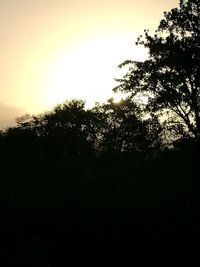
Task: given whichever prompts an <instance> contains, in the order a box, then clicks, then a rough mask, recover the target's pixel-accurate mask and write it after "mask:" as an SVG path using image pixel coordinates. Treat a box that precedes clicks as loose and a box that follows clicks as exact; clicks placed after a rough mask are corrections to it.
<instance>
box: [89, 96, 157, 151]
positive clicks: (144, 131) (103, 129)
mask: <svg viewBox="0 0 200 267" xmlns="http://www.w3.org/2000/svg"><path fill="white" fill-rule="evenodd" d="M93 112H94V114H95V115H96V117H98V118H100V119H99V120H98V125H99V127H98V132H97V133H98V134H99V144H100V149H101V150H103V151H109V152H111V151H112V152H144V151H148V150H149V149H150V148H151V147H153V146H154V145H155V140H156V141H157V143H159V142H158V139H159V138H158V136H159V133H160V125H159V123H158V121H156V119H155V118H154V120H153V119H152V118H151V119H144V118H142V114H141V110H140V109H139V107H138V105H136V104H135V103H134V102H133V101H131V100H130V99H128V98H127V99H126V100H121V101H120V102H118V103H115V102H114V101H113V99H110V100H108V102H107V103H105V104H102V105H96V107H95V108H94V109H93ZM152 130H153V131H152Z"/></svg>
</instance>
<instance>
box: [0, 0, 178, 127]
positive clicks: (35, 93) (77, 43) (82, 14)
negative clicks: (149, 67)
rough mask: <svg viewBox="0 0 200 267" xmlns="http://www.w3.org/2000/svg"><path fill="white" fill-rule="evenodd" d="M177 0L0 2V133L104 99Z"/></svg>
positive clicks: (144, 53)
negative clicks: (28, 118)
mask: <svg viewBox="0 0 200 267" xmlns="http://www.w3.org/2000/svg"><path fill="white" fill-rule="evenodd" d="M178 2H179V1H178V0H101V1H99V0H0V48H1V49H0V71H1V75H0V128H2V127H7V126H9V125H11V124H12V123H13V122H14V119H15V118H16V117H18V116H21V115H23V114H25V113H30V114H37V113H41V112H44V111H47V110H50V109H51V108H52V107H54V106H55V105H56V104H58V103H61V102H63V101H65V100H66V99H68V100H70V99H73V98H76V99H84V100H86V102H87V105H88V106H92V105H93V104H94V103H95V102H96V101H99V102H102V101H106V100H107V99H108V98H110V97H111V96H112V88H113V87H114V86H115V85H116V82H115V81H114V78H118V77H121V75H123V72H120V70H119V69H118V68H117V66H118V65H119V64H120V63H122V62H123V61H124V60H127V59H132V60H145V58H146V57H147V51H145V50H144V49H143V48H142V47H140V46H135V42H136V39H137V37H138V36H139V35H141V34H143V32H144V29H150V30H154V29H156V27H157V26H158V24H159V21H160V20H161V19H162V18H163V12H164V11H169V10H171V9H172V8H174V7H176V6H178Z"/></svg>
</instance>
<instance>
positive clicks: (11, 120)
mask: <svg viewBox="0 0 200 267" xmlns="http://www.w3.org/2000/svg"><path fill="white" fill-rule="evenodd" d="M24 113H25V110H24V109H22V108H18V107H14V106H7V105H4V104H2V103H0V129H5V128H6V127H9V126H13V125H14V124H15V119H16V118H17V117H19V116H22V115H23V114H24Z"/></svg>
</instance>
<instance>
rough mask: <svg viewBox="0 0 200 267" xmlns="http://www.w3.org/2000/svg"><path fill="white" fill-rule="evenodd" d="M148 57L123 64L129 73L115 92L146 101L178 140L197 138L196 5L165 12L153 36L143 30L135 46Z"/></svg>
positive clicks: (199, 16) (199, 41)
mask: <svg viewBox="0 0 200 267" xmlns="http://www.w3.org/2000/svg"><path fill="white" fill-rule="evenodd" d="M136 44H137V45H143V46H144V47H145V48H147V49H148V51H149V57H148V59H147V60H145V61H144V62H139V61H131V60H129V61H125V62H123V63H122V64H121V65H120V66H119V67H123V66H124V65H127V64H129V70H128V72H127V73H126V75H125V76H124V77H123V78H122V79H117V81H118V82H119V85H118V86H117V87H116V88H114V91H122V92H128V93H131V97H132V99H134V97H135V96H137V95H138V94H142V95H146V96H148V103H147V105H146V111H147V112H149V113H151V114H154V115H156V116H159V117H160V118H162V120H165V122H166V124H165V126H166V127H167V128H168V129H171V130H173V131H175V132H176V133H178V134H181V136H190V137H191V136H192V137H195V138H199V135H200V2H199V1H198V0H190V1H189V0H180V3H179V7H177V8H174V9H172V10H171V11H170V12H164V18H163V19H162V20H161V21H160V24H159V26H158V28H157V30H156V32H155V34H154V35H152V34H150V33H149V31H148V30H145V33H144V36H142V35H141V36H140V37H139V38H138V41H137V43H136Z"/></svg>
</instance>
